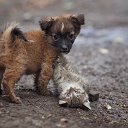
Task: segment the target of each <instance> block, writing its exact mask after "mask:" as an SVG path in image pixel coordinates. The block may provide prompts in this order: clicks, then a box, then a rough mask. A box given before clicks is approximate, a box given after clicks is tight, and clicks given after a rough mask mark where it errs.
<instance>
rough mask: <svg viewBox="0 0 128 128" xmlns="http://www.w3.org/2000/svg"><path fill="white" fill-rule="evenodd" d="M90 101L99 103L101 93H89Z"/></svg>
mask: <svg viewBox="0 0 128 128" xmlns="http://www.w3.org/2000/svg"><path fill="white" fill-rule="evenodd" d="M88 95H89V101H91V102H93V101H98V100H99V92H98V91H93V90H91V91H89V94H88Z"/></svg>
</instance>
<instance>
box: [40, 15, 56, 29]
mask: <svg viewBox="0 0 128 128" xmlns="http://www.w3.org/2000/svg"><path fill="white" fill-rule="evenodd" d="M53 23H54V19H53V18H51V17H46V18H43V19H41V20H40V21H39V24H40V27H41V29H42V30H43V31H47V30H48V29H49V28H50V27H51V26H52V25H53Z"/></svg>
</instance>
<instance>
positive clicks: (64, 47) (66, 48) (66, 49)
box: [61, 45, 69, 53]
mask: <svg viewBox="0 0 128 128" xmlns="http://www.w3.org/2000/svg"><path fill="white" fill-rule="evenodd" d="M61 51H62V52H65V53H66V52H69V49H68V47H67V46H66V45H63V46H62V48H61Z"/></svg>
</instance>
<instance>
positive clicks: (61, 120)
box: [60, 118, 68, 123]
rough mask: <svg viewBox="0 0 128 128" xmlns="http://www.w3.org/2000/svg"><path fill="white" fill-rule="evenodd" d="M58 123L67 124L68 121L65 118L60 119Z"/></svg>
mask: <svg viewBox="0 0 128 128" xmlns="http://www.w3.org/2000/svg"><path fill="white" fill-rule="evenodd" d="M60 122H62V123H67V122H68V120H67V119H66V118H61V119H60Z"/></svg>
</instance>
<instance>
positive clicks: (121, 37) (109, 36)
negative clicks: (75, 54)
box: [76, 27, 128, 44]
mask: <svg viewBox="0 0 128 128" xmlns="http://www.w3.org/2000/svg"><path fill="white" fill-rule="evenodd" d="M105 42H114V43H128V27H112V28H103V29H97V28H93V27H87V28H83V29H82V30H81V33H80V36H79V37H78V38H77V39H76V44H83V43H86V44H87V43H88V44H93V43H105Z"/></svg>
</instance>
